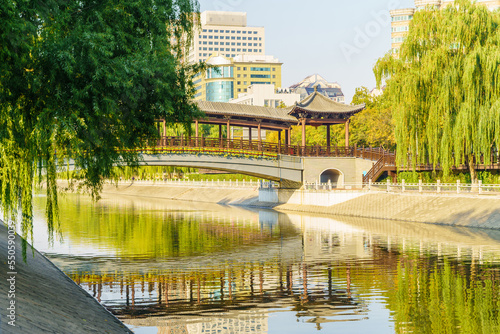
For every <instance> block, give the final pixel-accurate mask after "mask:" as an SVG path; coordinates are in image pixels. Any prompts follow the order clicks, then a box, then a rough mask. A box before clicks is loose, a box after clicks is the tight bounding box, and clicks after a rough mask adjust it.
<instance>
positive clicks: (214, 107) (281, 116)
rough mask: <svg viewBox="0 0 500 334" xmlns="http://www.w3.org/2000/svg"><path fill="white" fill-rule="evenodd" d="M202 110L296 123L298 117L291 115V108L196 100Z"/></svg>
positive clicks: (209, 112) (218, 113)
mask: <svg viewBox="0 0 500 334" xmlns="http://www.w3.org/2000/svg"><path fill="white" fill-rule="evenodd" d="M196 103H197V104H198V107H199V108H200V110H202V111H203V112H205V114H207V115H210V114H212V115H213V114H217V115H224V116H237V117H238V116H239V117H248V118H259V119H267V120H274V121H281V122H292V123H296V122H297V118H295V117H293V116H291V115H289V112H290V108H283V109H280V108H269V107H259V106H251V105H246V104H237V103H226V102H209V101H196Z"/></svg>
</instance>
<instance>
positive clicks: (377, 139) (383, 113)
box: [344, 87, 396, 150]
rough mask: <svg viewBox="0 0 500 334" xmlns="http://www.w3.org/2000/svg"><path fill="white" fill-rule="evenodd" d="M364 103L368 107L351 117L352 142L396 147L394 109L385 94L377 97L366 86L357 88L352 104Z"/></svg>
mask: <svg viewBox="0 0 500 334" xmlns="http://www.w3.org/2000/svg"><path fill="white" fill-rule="evenodd" d="M362 103H364V104H365V105H366V109H365V110H363V111H361V112H360V113H358V114H356V115H355V116H354V117H352V119H351V125H350V128H349V132H350V142H351V144H357V145H358V146H371V147H382V148H384V149H386V150H393V149H394V148H395V147H396V141H395V138H394V122H393V119H392V109H391V108H390V106H389V103H388V101H387V99H386V98H385V95H381V96H379V97H375V96H372V95H371V94H370V92H369V91H368V88H366V87H360V88H356V93H355V94H354V96H353V98H352V103H351V104H354V105H356V104H362ZM344 132H345V131H344Z"/></svg>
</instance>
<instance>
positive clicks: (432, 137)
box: [374, 0, 500, 181]
mask: <svg viewBox="0 0 500 334" xmlns="http://www.w3.org/2000/svg"><path fill="white" fill-rule="evenodd" d="M499 65H500V13H499V12H498V11H493V12H492V11H489V10H488V9H487V8H486V7H485V6H483V5H480V4H473V3H471V1H469V0H457V1H456V2H455V3H454V4H453V5H450V6H448V7H446V8H445V9H442V10H438V9H434V8H427V9H426V10H421V11H418V12H417V13H416V14H415V16H414V18H413V20H412V23H411V25H410V31H409V34H408V36H407V37H406V39H405V41H404V43H403V45H402V46H401V51H400V54H399V59H395V58H393V57H392V55H390V54H388V55H386V56H385V57H384V58H381V59H379V61H378V62H377V64H376V66H375V69H374V71H375V74H376V77H377V81H378V83H379V84H380V83H381V81H382V80H383V79H387V89H386V93H385V94H387V95H388V98H389V100H390V103H391V105H392V107H393V110H394V119H395V137H396V142H397V161H398V164H399V165H406V164H407V163H408V161H407V160H408V159H411V161H410V163H411V164H412V165H413V166H415V165H416V164H417V163H426V162H427V159H429V161H430V163H432V164H433V165H434V166H436V165H437V164H441V166H442V167H443V168H444V171H445V172H446V173H449V171H450V170H451V167H452V166H453V165H454V164H461V163H462V164H464V163H465V164H468V165H469V170H470V173H471V178H472V180H473V181H474V180H476V179H477V175H476V171H475V169H474V166H473V163H474V162H479V159H480V158H481V157H483V158H484V162H485V163H486V164H488V163H490V153H491V152H492V150H493V151H497V152H498V149H499V148H500V84H499V82H500V74H499V73H500V72H499Z"/></svg>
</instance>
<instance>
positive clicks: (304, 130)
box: [301, 118, 306, 149]
mask: <svg viewBox="0 0 500 334" xmlns="http://www.w3.org/2000/svg"><path fill="white" fill-rule="evenodd" d="M301 121H302V147H303V149H305V147H306V119H305V118H303V119H301Z"/></svg>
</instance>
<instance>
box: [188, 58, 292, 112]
mask: <svg viewBox="0 0 500 334" xmlns="http://www.w3.org/2000/svg"><path fill="white" fill-rule="evenodd" d="M207 64H209V65H213V66H215V67H214V68H209V69H208V70H207V71H206V72H205V73H200V74H198V75H197V76H196V77H195V78H194V79H193V82H194V84H195V87H196V91H197V92H196V95H195V100H202V101H210V102H228V101H229V100H231V99H233V98H235V97H237V96H238V95H239V94H240V93H247V87H248V86H250V85H253V86H257V85H266V86H270V87H274V86H280V85H281V65H282V63H280V62H279V60H278V59H276V58H274V57H272V56H237V57H235V58H233V59H229V58H227V57H224V56H221V55H214V56H211V57H210V58H209V59H208V60H207Z"/></svg>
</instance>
